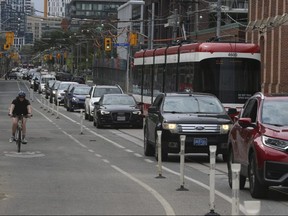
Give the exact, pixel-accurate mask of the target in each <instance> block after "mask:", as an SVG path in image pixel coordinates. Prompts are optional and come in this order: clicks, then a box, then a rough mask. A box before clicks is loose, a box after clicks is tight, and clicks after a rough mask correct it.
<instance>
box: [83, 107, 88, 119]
mask: <svg viewBox="0 0 288 216" xmlns="http://www.w3.org/2000/svg"><path fill="white" fill-rule="evenodd" d="M84 112H85V115H84V116H85V120H88V118H89V116H88V114H87V111H86V109H84Z"/></svg>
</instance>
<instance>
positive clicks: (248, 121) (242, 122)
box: [238, 118, 255, 128]
mask: <svg viewBox="0 0 288 216" xmlns="http://www.w3.org/2000/svg"><path fill="white" fill-rule="evenodd" d="M238 123H239V125H240V126H241V127H244V128H247V127H253V128H255V125H254V124H253V123H252V121H251V118H239V119H238Z"/></svg>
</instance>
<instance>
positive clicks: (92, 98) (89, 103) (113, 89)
mask: <svg viewBox="0 0 288 216" xmlns="http://www.w3.org/2000/svg"><path fill="white" fill-rule="evenodd" d="M123 93H124V92H123V90H122V89H121V87H120V86H119V85H94V86H92V87H91V89H90V91H89V95H87V96H86V98H85V119H87V120H89V121H92V120H93V110H94V103H95V102H98V101H99V99H100V97H101V96H102V95H104V94H123Z"/></svg>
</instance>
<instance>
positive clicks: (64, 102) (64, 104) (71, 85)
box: [63, 83, 87, 108]
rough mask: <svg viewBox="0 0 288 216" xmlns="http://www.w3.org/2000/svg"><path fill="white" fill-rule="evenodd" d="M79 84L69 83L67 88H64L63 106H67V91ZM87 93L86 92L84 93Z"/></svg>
mask: <svg viewBox="0 0 288 216" xmlns="http://www.w3.org/2000/svg"><path fill="white" fill-rule="evenodd" d="M76 85H79V83H71V84H70V85H69V86H68V88H67V89H66V90H64V99H63V106H64V107H65V108H67V101H68V93H69V92H70V91H71V89H72V88H73V87H74V86H76ZM86 95H87V94H86ZM84 101H85V98H84Z"/></svg>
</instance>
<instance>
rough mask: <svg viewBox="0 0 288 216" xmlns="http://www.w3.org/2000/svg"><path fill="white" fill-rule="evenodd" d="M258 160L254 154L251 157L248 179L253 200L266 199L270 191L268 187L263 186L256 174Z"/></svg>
mask: <svg viewBox="0 0 288 216" xmlns="http://www.w3.org/2000/svg"><path fill="white" fill-rule="evenodd" d="M256 166H257V165H256V158H255V155H254V153H252V154H251V155H250V157H249V166H248V178H249V183H250V194H251V196H252V197H253V198H264V197H265V196H266V194H267V191H268V186H265V185H263V184H261V182H260V181H259V179H258V177H257V174H256V169H257V167H256Z"/></svg>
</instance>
